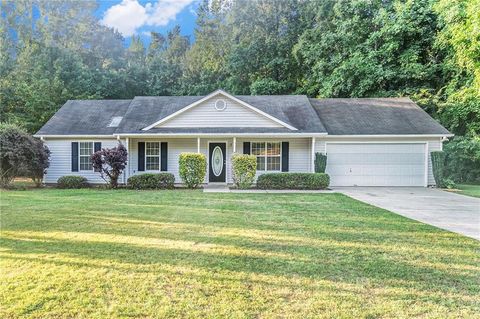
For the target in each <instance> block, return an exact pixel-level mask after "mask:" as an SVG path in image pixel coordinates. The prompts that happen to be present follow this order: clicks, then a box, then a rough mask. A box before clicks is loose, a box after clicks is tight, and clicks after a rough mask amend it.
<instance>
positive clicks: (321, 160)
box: [315, 153, 327, 173]
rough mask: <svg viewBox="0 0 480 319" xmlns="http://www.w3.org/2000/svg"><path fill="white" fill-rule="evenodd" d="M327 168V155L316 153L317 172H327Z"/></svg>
mask: <svg viewBox="0 0 480 319" xmlns="http://www.w3.org/2000/svg"><path fill="white" fill-rule="evenodd" d="M326 168H327V155H325V154H322V153H315V173H325V169H326Z"/></svg>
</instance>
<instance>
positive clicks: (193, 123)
mask: <svg viewBox="0 0 480 319" xmlns="http://www.w3.org/2000/svg"><path fill="white" fill-rule="evenodd" d="M218 99H223V100H225V101H226V103H227V106H226V108H225V109H224V110H223V111H218V110H216V109H215V102H216V101H217V100H218ZM157 127H283V126H282V125H281V124H279V123H277V122H275V121H273V120H271V119H269V118H267V117H265V116H263V115H262V114H259V113H256V112H255V111H253V110H251V109H249V108H247V107H245V106H243V105H241V104H240V103H237V102H235V101H233V100H230V99H228V98H226V97H223V96H215V97H213V98H211V99H208V100H206V101H205V102H203V103H201V104H199V105H196V106H194V107H192V108H191V109H189V110H187V111H185V112H183V113H181V114H178V115H177V116H175V117H173V118H172V119H170V120H167V121H166V122H164V123H161V124H159V125H158V126H157Z"/></svg>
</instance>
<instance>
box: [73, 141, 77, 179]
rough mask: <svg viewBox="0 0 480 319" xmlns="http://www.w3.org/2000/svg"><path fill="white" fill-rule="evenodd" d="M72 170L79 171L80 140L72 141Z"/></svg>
mask: <svg viewBox="0 0 480 319" xmlns="http://www.w3.org/2000/svg"><path fill="white" fill-rule="evenodd" d="M72 172H78V142H72Z"/></svg>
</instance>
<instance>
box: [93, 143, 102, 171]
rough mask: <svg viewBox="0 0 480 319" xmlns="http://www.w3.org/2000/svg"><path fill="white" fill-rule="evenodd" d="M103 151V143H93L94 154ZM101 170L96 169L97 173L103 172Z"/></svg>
mask: <svg viewBox="0 0 480 319" xmlns="http://www.w3.org/2000/svg"><path fill="white" fill-rule="evenodd" d="M101 149H102V143H101V142H95V143H93V152H94V153H96V152H98V151H100V150H101ZM101 171H102V170H101V169H95V172H101Z"/></svg>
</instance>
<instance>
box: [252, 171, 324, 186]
mask: <svg viewBox="0 0 480 319" xmlns="http://www.w3.org/2000/svg"><path fill="white" fill-rule="evenodd" d="M329 184H330V177H329V176H328V174H325V173H267V174H263V175H260V176H259V177H258V179H257V187H258V188H261V189H311V190H316V189H325V188H327V187H328V185H329Z"/></svg>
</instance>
